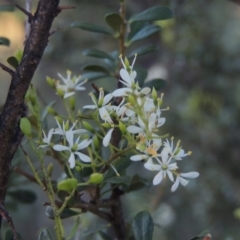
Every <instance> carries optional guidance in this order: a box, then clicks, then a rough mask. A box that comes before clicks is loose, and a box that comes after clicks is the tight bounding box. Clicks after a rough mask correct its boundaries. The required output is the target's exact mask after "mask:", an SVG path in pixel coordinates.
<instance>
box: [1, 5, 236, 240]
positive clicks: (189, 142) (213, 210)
mask: <svg viewBox="0 0 240 240" xmlns="http://www.w3.org/2000/svg"><path fill="white" fill-rule="evenodd" d="M18 3H19V4H24V1H20V0H19V1H18ZM36 3H37V1H33V7H34V5H36ZM61 4H62V5H74V6H76V7H77V8H76V9H75V10H66V11H64V12H63V13H61V14H60V16H59V17H58V18H57V19H56V20H55V24H54V27H55V28H59V31H58V32H56V33H55V34H54V35H53V36H51V37H50V42H49V45H48V47H47V49H46V52H45V55H44V58H43V59H42V62H41V64H40V66H39V68H38V70H37V72H36V74H35V77H34V81H33V83H34V85H35V86H36V87H37V88H38V92H39V94H40V96H41V97H42V100H43V101H45V102H49V101H52V100H54V99H57V97H56V96H55V94H54V93H53V92H52V91H51V90H50V89H49V88H48V87H47V84H46V82H45V77H46V76H47V75H48V76H51V77H55V78H57V72H60V73H62V74H64V73H65V71H66V70H67V69H71V70H72V71H73V73H74V74H76V75H78V74H80V72H81V68H82V66H83V65H84V64H86V63H92V61H93V59H91V58H89V57H85V56H83V55H82V52H83V50H84V49H86V48H96V49H99V50H104V51H113V50H115V49H116V48H117V47H118V45H117V43H116V42H114V41H113V40H112V39H111V38H109V37H107V36H105V35H100V34H94V33H89V32H85V31H82V30H79V29H73V28H70V27H69V26H70V24H71V23H72V22H73V21H76V20H83V21H89V22H92V23H98V24H100V25H101V24H102V25H105V22H104V15H105V14H106V13H109V12H117V11H118V9H119V2H118V1H117V0H115V1H98V0H92V1H87V0H85V1H76V0H75V1H74V0H65V1H61ZM159 4H164V5H167V6H169V7H171V8H172V9H173V11H174V15H175V18H174V20H170V21H164V22H159V24H160V25H161V26H162V31H161V32H160V33H159V34H155V35H153V36H152V37H151V38H150V39H149V40H148V41H146V40H145V42H146V43H147V42H151V43H156V44H158V45H159V51H158V52H156V53H153V54H149V55H146V56H144V57H141V58H140V57H139V58H138V59H137V62H136V67H142V68H144V69H149V75H150V76H151V78H153V77H161V78H164V79H166V81H167V83H168V84H167V86H166V87H165V89H163V90H162V91H163V92H164V94H165V95H164V103H165V106H166V107H167V106H169V107H170V111H167V112H164V116H165V117H166V118H167V122H166V124H165V126H164V127H163V131H164V132H163V133H168V132H169V133H170V134H171V135H173V136H174V138H175V140H176V141H177V140H178V139H181V141H182V144H183V148H184V149H185V150H186V151H188V150H191V151H192V152H193V153H192V155H191V156H190V157H188V158H186V160H184V161H183V162H182V163H181V164H182V165H181V166H182V168H184V170H185V171H186V172H187V171H191V170H192V169H194V170H197V171H199V172H200V177H199V178H198V179H195V180H193V181H191V183H190V184H189V185H188V186H187V187H186V188H183V187H180V188H179V189H178V190H177V191H176V192H175V193H171V192H170V186H171V185H170V183H169V182H167V181H166V183H165V184H162V185H160V186H155V187H150V188H148V189H147V190H146V191H145V190H141V191H137V192H134V193H132V194H130V195H129V196H125V197H123V204H124V212H125V216H126V219H127V220H130V219H131V218H132V217H133V216H134V215H135V214H136V213H137V212H138V211H140V210H144V209H146V210H148V211H150V212H151V213H152V215H153V218H154V222H155V223H156V226H155V232H154V239H160V237H161V240H171V239H174V240H184V239H186V240H188V239H190V238H191V237H193V236H195V235H196V234H197V233H199V232H201V231H202V230H204V229H209V230H210V231H211V234H212V235H213V239H219V240H221V239H224V240H233V239H239V236H240V230H239V220H238V219H236V218H235V217H234V210H235V209H236V208H238V207H239V206H240V195H239V192H240V191H239V184H240V165H239V156H240V147H239V143H240V141H239V140H240V139H239V138H240V128H239V124H238V123H239V120H240V111H239V107H240V84H239V76H240V68H239V66H240V41H239V39H240V30H239V24H240V7H239V6H238V5H235V4H233V3H231V2H229V1H226V0H218V1H213V0H202V1H197V0H188V1H183V0H165V1H157V0H146V1H138V0H132V1H129V2H127V16H131V15H132V14H133V13H138V12H140V11H142V10H144V9H146V8H149V7H152V6H155V5H159ZM23 21H24V16H23V14H22V13H20V12H19V11H15V12H12V13H2V12H0V24H3V25H7V24H10V25H7V26H8V27H7V29H6V30H3V29H4V26H3V27H1V28H2V31H1V28H0V35H1V36H5V35H6V37H9V38H10V40H11V45H10V47H9V48H6V47H0V51H1V56H0V58H1V62H3V63H4V61H5V59H6V58H7V57H8V56H10V55H12V54H14V52H15V51H16V49H17V48H18V47H21V44H22V40H23V38H24V26H23ZM4 34H5V35H4ZM143 42H144V41H143ZM143 42H139V43H138V46H141V44H143ZM130 50H131V49H130ZM130 50H129V51H130ZM0 77H1V78H0V79H1V87H0V93H1V95H0V101H1V104H3V102H4V99H5V97H6V89H7V88H8V84H9V82H8V81H9V80H8V79H9V77H8V76H7V75H6V74H5V73H3V72H2V71H1V72H0ZM106 81H107V80H101V81H96V82H95V84H97V85H98V86H103V87H106V86H107V87H108V88H109V89H108V90H111V89H113V87H114V85H115V83H114V82H111V83H109V82H106ZM89 91H90V88H89ZM81 96H82V95H79V105H83V104H85V103H86V101H88V100H87V99H88V98H87V97H88V91H86V93H85V95H84V96H86V97H84V98H81ZM20 158H21V155H20V154H19V155H17V156H16V159H15V161H14V164H18V162H20V160H21V159H20ZM23 161H24V160H23V159H22V160H21V162H22V163H21V164H22V166H24V165H26V163H24V162H23ZM132 165H133V167H132V169H130V171H133V172H136V171H138V172H140V173H141V174H142V175H144V176H145V175H146V171H144V169H143V166H141V164H139V163H133V164H132ZM136 168H137V170H136ZM55 174H56V176H57V177H59V174H58V173H55ZM14 175H16V174H13V178H12V181H11V183H10V186H11V187H12V188H14V187H15V188H16V187H21V185H23V184H25V182H22V181H18V185H17V184H16V183H14V177H16V176H14ZM146 177H149V179H151V178H152V177H153V175H152V174H151V173H148V174H147V175H146ZM29 189H34V191H36V193H37V195H38V197H39V196H40V195H42V192H41V191H40V189H39V188H36V186H35V185H29ZM38 190H39V191H38ZM44 198H45V197H40V199H39V200H38V201H37V202H36V203H35V204H33V205H31V206H27V205H23V204H21V205H20V204H18V205H17V207H16V202H13V201H12V198H10V197H8V200H9V202H10V203H11V204H12V206H15V210H14V209H13V210H11V211H10V212H11V215H12V216H13V218H14V220H15V224H16V226H17V230H18V231H19V232H21V233H23V236H24V237H25V239H35V238H36V233H35V232H36V231H37V230H38V229H39V228H40V227H43V226H48V225H51V220H49V219H47V217H45V215H44V207H42V205H41V203H42V201H46V199H44ZM33 213H34V214H33ZM91 221H92V222H94V224H95V223H96V224H97V223H98V221H97V220H96V219H95V218H94V220H93V217H92V216H91V215H89V216H88V219H86V218H82V222H81V226H82V227H81V229H82V231H83V230H84V229H85V226H87V225H88V223H90V222H91ZM66 223H69V225H71V224H72V222H71V221H70V220H66ZM26 227H27V229H28V231H27V232H26ZM76 239H77V238H76ZM86 239H89V236H88V237H86Z"/></svg>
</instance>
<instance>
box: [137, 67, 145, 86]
mask: <svg viewBox="0 0 240 240" xmlns="http://www.w3.org/2000/svg"><path fill="white" fill-rule="evenodd" d="M135 70H136V72H137V82H138V84H139V87H141V88H142V87H143V85H144V82H145V80H146V78H147V71H146V70H144V69H142V68H135Z"/></svg>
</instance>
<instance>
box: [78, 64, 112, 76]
mask: <svg viewBox="0 0 240 240" xmlns="http://www.w3.org/2000/svg"><path fill="white" fill-rule="evenodd" d="M82 71H88V72H102V73H108V74H109V72H108V70H107V69H106V68H104V67H102V66H100V65H86V66H84V67H83V68H82Z"/></svg>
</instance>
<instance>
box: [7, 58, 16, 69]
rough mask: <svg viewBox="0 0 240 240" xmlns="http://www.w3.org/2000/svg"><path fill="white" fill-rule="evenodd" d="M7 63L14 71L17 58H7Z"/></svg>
mask: <svg viewBox="0 0 240 240" xmlns="http://www.w3.org/2000/svg"><path fill="white" fill-rule="evenodd" d="M7 62H8V63H9V64H10V65H11V66H12V67H14V68H15V69H16V68H17V67H18V60H17V58H15V57H13V56H12V57H9V58H8V59H7Z"/></svg>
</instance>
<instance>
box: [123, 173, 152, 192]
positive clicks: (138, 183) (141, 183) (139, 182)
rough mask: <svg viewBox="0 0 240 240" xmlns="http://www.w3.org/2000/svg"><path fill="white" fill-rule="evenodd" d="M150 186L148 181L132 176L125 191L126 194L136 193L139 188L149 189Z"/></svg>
mask: <svg viewBox="0 0 240 240" xmlns="http://www.w3.org/2000/svg"><path fill="white" fill-rule="evenodd" d="M150 186H151V184H150V183H149V181H148V180H146V179H143V178H140V177H139V175H137V174H136V175H134V176H133V177H132V179H131V182H130V184H129V186H128V188H127V189H126V191H127V192H132V191H136V190H139V189H141V188H144V187H150Z"/></svg>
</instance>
